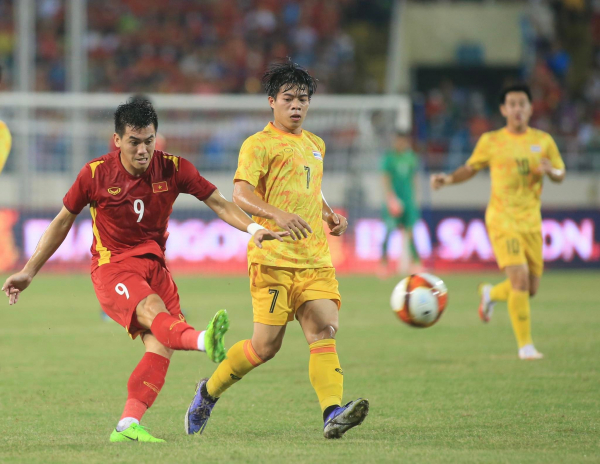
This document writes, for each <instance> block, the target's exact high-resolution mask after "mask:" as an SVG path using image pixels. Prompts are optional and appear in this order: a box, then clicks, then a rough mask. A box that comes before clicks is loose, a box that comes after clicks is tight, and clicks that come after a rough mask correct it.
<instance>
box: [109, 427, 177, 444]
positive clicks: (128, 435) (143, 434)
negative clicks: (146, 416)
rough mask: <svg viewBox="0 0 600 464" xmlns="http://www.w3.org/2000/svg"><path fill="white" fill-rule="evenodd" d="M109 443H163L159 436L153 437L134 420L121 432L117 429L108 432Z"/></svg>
mask: <svg viewBox="0 0 600 464" xmlns="http://www.w3.org/2000/svg"><path fill="white" fill-rule="evenodd" d="M110 441H111V443H119V442H123V441H143V442H146V443H165V441H164V440H161V439H160V438H154V437H153V436H152V435H150V434H149V433H148V431H147V430H146V429H145V428H144V427H143V426H141V425H138V424H136V423H135V422H134V423H133V424H131V425H130V426H129V427H127V428H126V429H125V430H123V431H122V432H117V429H115V430H113V432H112V433H111V434H110Z"/></svg>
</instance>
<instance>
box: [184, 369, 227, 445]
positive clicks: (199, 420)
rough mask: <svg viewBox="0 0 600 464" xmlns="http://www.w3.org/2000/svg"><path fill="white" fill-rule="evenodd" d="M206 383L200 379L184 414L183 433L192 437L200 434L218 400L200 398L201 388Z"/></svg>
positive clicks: (206, 380)
mask: <svg viewBox="0 0 600 464" xmlns="http://www.w3.org/2000/svg"><path fill="white" fill-rule="evenodd" d="M206 382H208V379H202V380H201V381H200V382H199V383H198V385H197V386H196V394H195V395H194V399H193V400H192V402H191V403H190V407H189V408H188V410H187V411H186V413H185V433H187V434H188V435H194V434H196V433H200V434H201V433H202V432H203V431H204V427H206V423H207V422H208V419H209V418H210V413H211V411H212V408H214V407H215V404H217V401H218V400H219V398H217V399H216V400H215V401H212V400H210V399H208V398H205V397H204V396H202V386H203V385H204V384H205V383H206Z"/></svg>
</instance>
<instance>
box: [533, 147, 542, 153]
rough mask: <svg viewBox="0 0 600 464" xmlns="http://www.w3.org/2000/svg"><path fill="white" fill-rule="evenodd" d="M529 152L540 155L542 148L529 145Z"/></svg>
mask: <svg viewBox="0 0 600 464" xmlns="http://www.w3.org/2000/svg"><path fill="white" fill-rule="evenodd" d="M531 152H532V153H541V152H542V147H541V146H540V145H531Z"/></svg>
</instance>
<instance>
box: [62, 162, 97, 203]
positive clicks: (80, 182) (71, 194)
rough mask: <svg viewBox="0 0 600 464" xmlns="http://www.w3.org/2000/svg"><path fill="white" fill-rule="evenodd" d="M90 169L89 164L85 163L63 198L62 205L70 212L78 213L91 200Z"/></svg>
mask: <svg viewBox="0 0 600 464" xmlns="http://www.w3.org/2000/svg"><path fill="white" fill-rule="evenodd" d="M91 191H92V171H91V169H90V166H89V165H87V164H86V165H85V166H84V167H83V168H82V169H81V171H79V174H78V175H77V179H75V182H73V185H71V188H70V189H69V191H68V192H67V194H66V195H65V197H64V198H63V205H65V208H67V209H68V210H69V212H70V213H72V214H79V213H81V210H82V209H83V208H85V207H86V206H87V205H88V204H89V203H90V201H91Z"/></svg>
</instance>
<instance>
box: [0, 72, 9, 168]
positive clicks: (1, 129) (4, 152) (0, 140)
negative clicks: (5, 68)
mask: <svg viewBox="0 0 600 464" xmlns="http://www.w3.org/2000/svg"><path fill="white" fill-rule="evenodd" d="M0 82H2V67H1V66H0ZM11 144H12V138H11V136H10V132H9V130H8V127H6V124H4V122H2V121H0V173H2V170H3V169H4V165H5V164H6V160H7V159H8V154H9V153H10V147H11Z"/></svg>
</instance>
